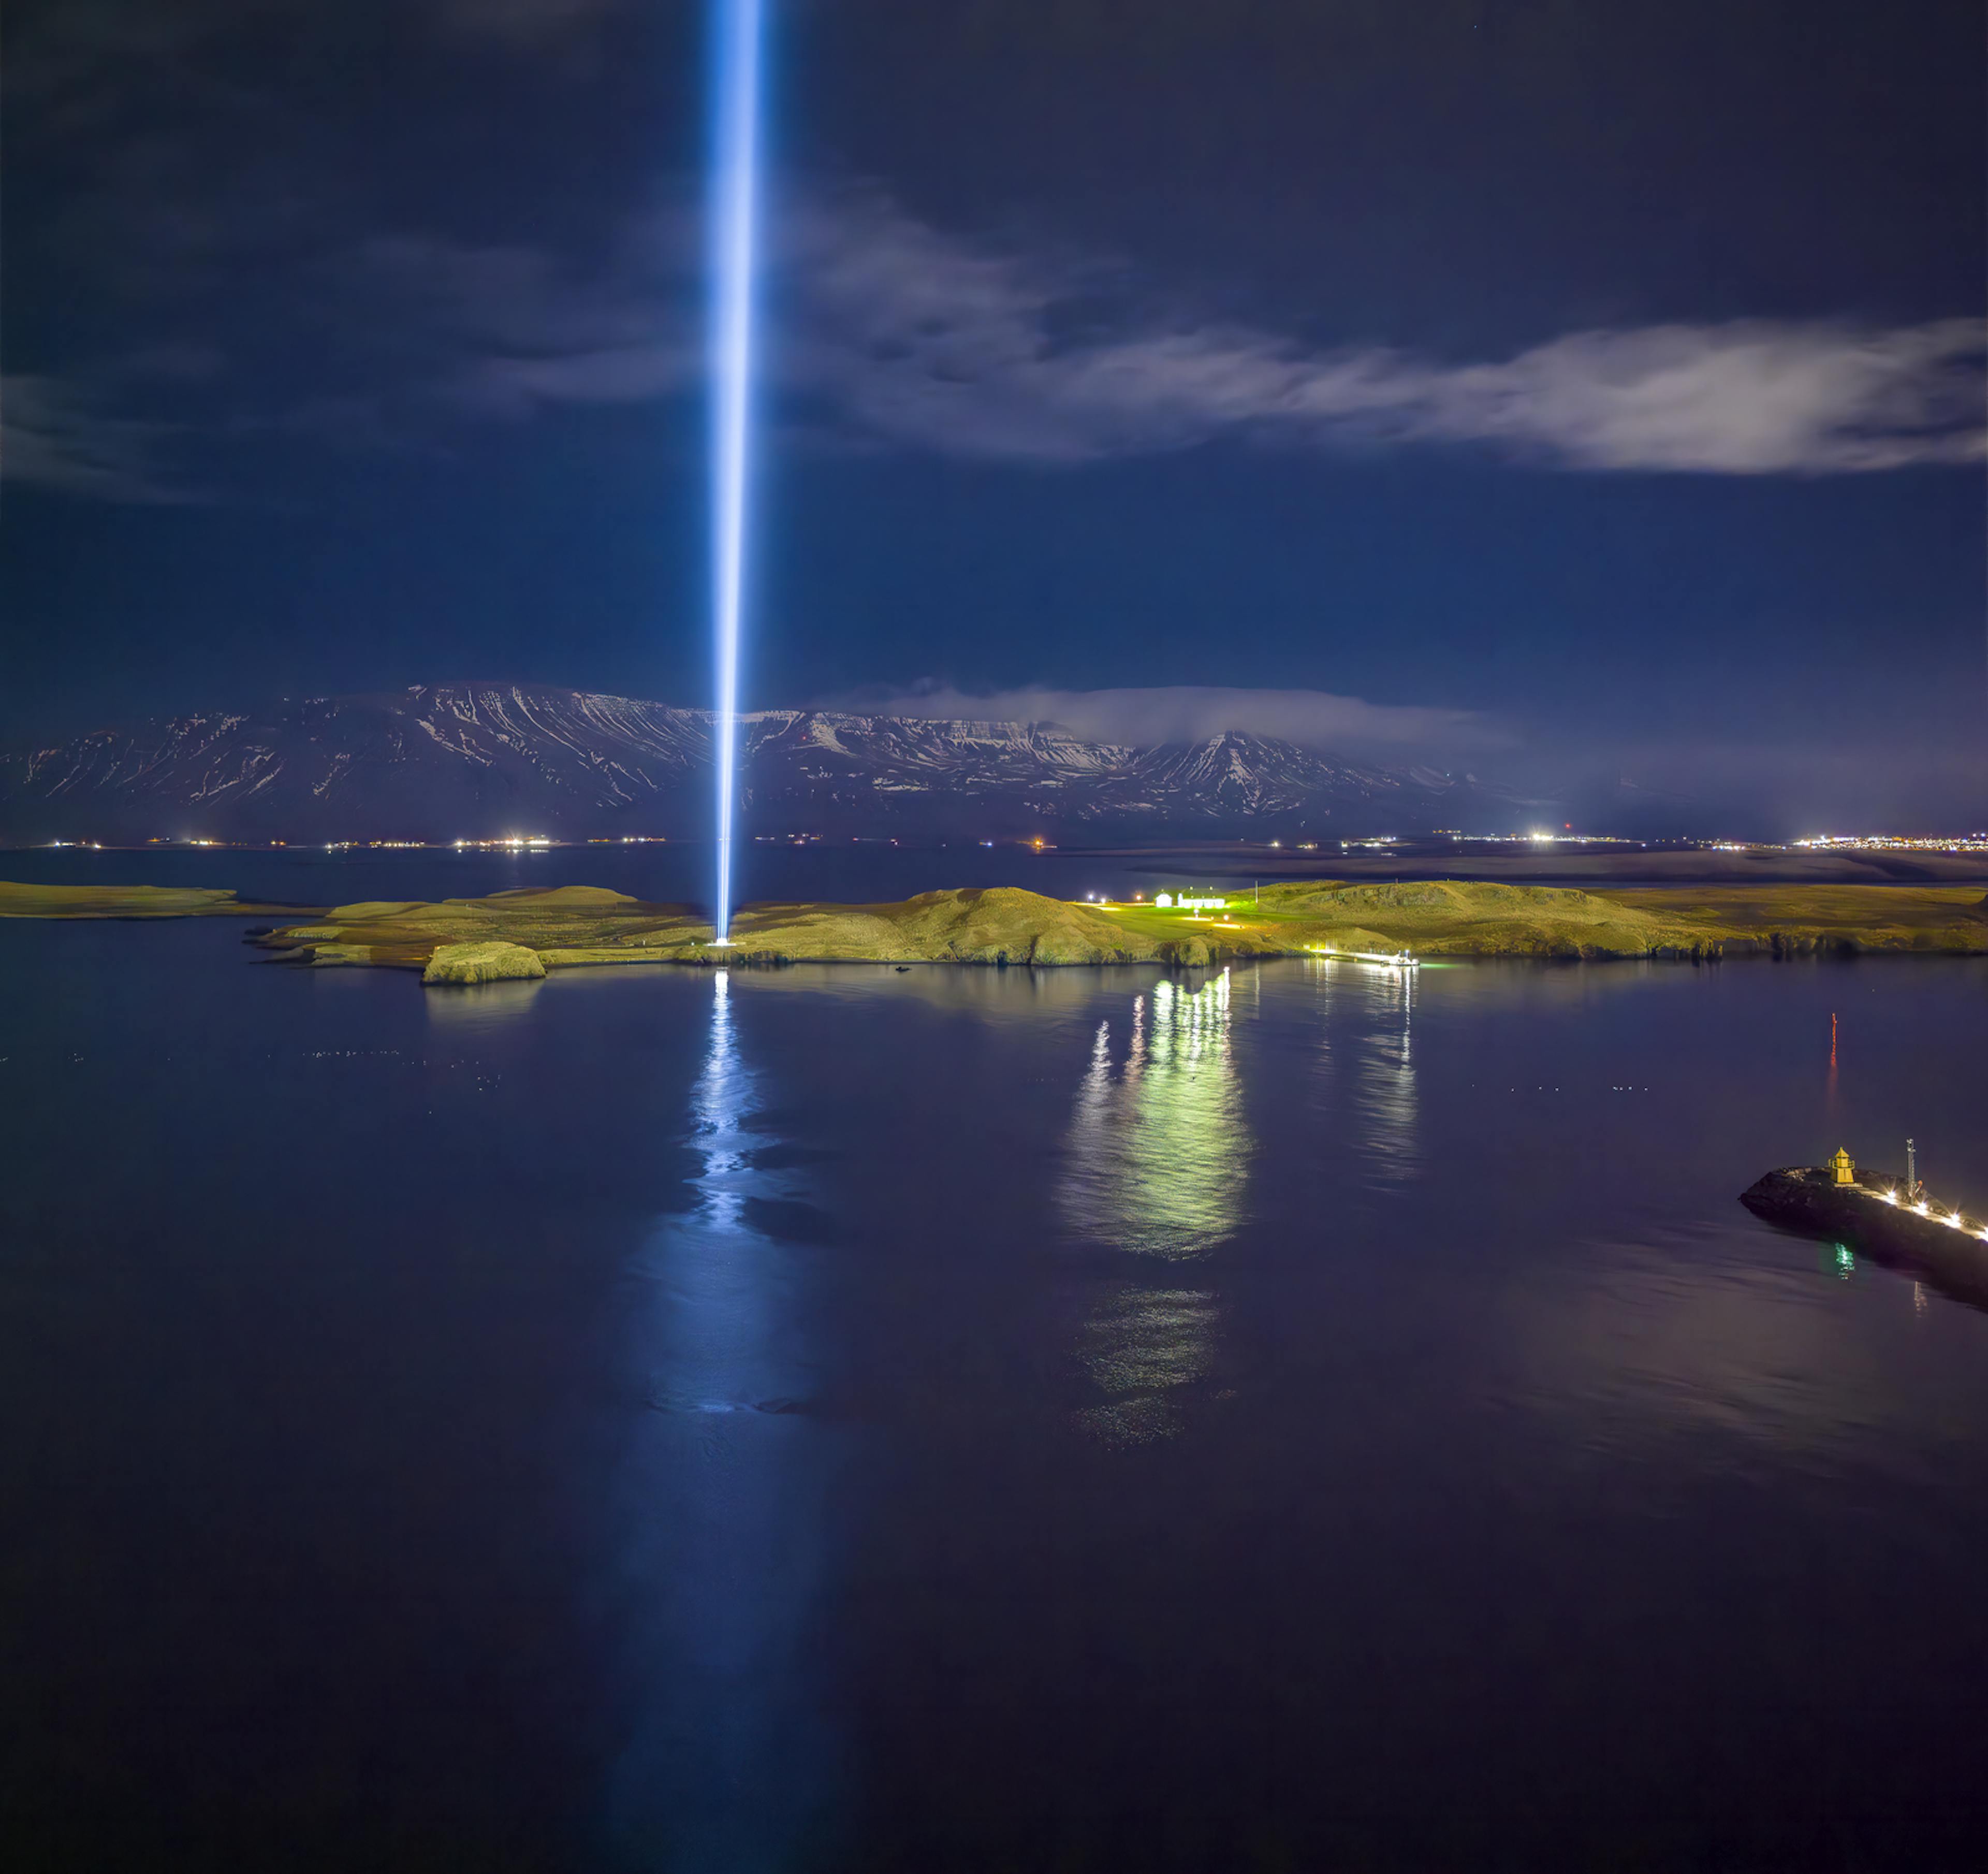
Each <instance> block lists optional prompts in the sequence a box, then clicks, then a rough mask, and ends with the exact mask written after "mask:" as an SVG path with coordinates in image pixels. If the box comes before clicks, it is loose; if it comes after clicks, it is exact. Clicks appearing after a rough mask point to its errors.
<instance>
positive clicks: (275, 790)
mask: <svg viewBox="0 0 1988 1874" xmlns="http://www.w3.org/2000/svg"><path fill="white" fill-rule="evenodd" d="M740 747H741V753H742V777H741V790H740V795H739V800H740V809H741V814H742V820H743V826H742V830H743V831H745V832H746V833H748V834H807V833H814V834H823V835H824V836H827V837H848V836H850V835H852V834H854V835H858V836H868V837H904V838H908V839H920V840H923V839H960V840H965V839H1006V838H1015V837H1043V838H1045V839H1047V840H1050V841H1055V842H1059V843H1060V841H1063V840H1064V839H1070V840H1072V841H1083V842H1084V843H1102V842H1104V841H1110V840H1114V839H1121V838H1124V839H1137V840H1140V841H1152V840H1156V839H1165V838H1183V837H1187V838H1198V839H1222V838H1241V837H1247V838H1262V837H1266V836H1276V835H1278V834H1288V835H1290V836H1293V837H1303V836H1307V835H1309V836H1310V837H1320V838H1324V837H1328V836H1329V837H1332V838H1334V839H1342V838H1347V837H1352V836H1354V835H1355V834H1363V835H1364V834H1374V833H1403V834H1406V833H1412V832H1421V831H1426V830H1428V829H1430V828H1431V827H1437V826H1442V827H1462V828H1463V829H1465V830H1476V826H1477V824H1479V823H1480V822H1493V821H1495V822H1496V823H1497V824H1499V825H1500V826H1502V825H1503V822H1504V821H1505V820H1506V819H1507V818H1509V817H1510V816H1509V812H1500V811H1499V808H1500V807H1501V806H1502V805H1503V804H1504V803H1503V802H1502V801H1501V800H1500V798H1499V797H1498V796H1496V795H1495V794H1493V793H1490V792H1489V791H1488V790H1485V789H1483V787H1482V786H1480V785H1479V783H1477V781H1476V779H1475V777H1474V776H1468V775H1452V774H1447V773H1439V772H1438V771H1436V770H1432V769H1428V768H1420V767H1417V768H1408V769H1395V768H1381V767H1374V766H1360V765H1356V764H1354V763H1349V762H1344V761H1339V760H1335V759H1331V758H1330V757H1329V756H1322V755H1317V754H1314V753H1311V752H1310V751H1309V750H1307V749H1301V748H1299V747H1297V746H1294V745H1293V744H1292V743H1290V742H1281V741H1277V740H1275V739H1271V738H1269V737H1266V736H1253V735H1249V734H1248V733H1246V732H1242V731H1239V730H1232V731H1229V732H1225V733H1223V734H1221V735H1217V736H1212V737H1210V738H1209V739H1207V740H1205V741H1201V742H1170V743H1166V744H1164V745H1162V746H1158V747H1154V748H1133V747H1128V746H1116V745H1114V744H1111V743H1106V742H1086V741H1082V740H1080V739H1078V738H1077V737H1076V736H1073V735H1070V733H1069V732H1067V731H1066V730H1064V729H1060V728H1058V727H1057V726H1055V725H1054V724H1053V723H1047V722H944V721H929V720H925V719H921V718H918V717H911V716H892V715H846V714H841V713H838V712H830V711H823V710H812V709H769V710H762V711H759V712H756V713H755V714H752V715H747V716H745V717H744V718H743V719H742V732H741V736H740ZM711 780H712V717H711V714H710V712H708V711H706V710H699V709H671V708H669V707H668V706H667V705H664V704H662V703H658V702H643V701H641V700H639V699H635V698H633V697H627V696H607V695H597V694H594V693H592V692H587V691H584V690H567V689H559V688H552V687H550V686H549V685H540V684H499V683H457V684H443V685H417V686H415V687H414V688H411V689H409V690H407V691H405V692H401V694H398V695H390V696H337V697H333V696H320V697H310V698H306V699H301V700H291V699H285V700H284V701H283V702H280V703H279V704H277V705H274V706H273V707H271V708H269V709H262V710H259V711H256V712H252V713H248V714H237V713H232V712H223V713H216V714H213V715H186V716H178V717H174V718H172V719H162V720H158V721H154V722H144V723H141V724H140V725H138V726H136V727H132V728H124V729H100V730H96V731H94V732H91V733H90V734H88V735H84V736H77V737H76V738H75V739H73V740H70V741H68V742H62V743H59V744H58V745H56V746H51V747H45V748H38V749H14V750H12V751H10V752H8V753H4V754H0V837H5V838H6V839H8V840H9V841H14V842H16V843H19V842H22V841H43V840H49V839H100V840H104V841H117V842H130V841H140V840H145V839H152V838H171V839H188V838H208V839H218V840H258V841H259V840H269V839H283V840H316V839H359V840H364V839H386V838H403V839H421V840H431V841H432V840H447V839H485V838H493V837H505V836H507V835H512V834H522V835H527V836H529V835H532V834H543V835H545V836H547V837H552V838H556V839H557V838H568V839H570V838H580V837H603V836H607V837H612V836H614V835H615V834H624V835H634V834H647V835H658V834H660V835H664V836H666V837H672V838H681V837H702V836H704V835H705V834H706V833H707V832H708V822H709V813H710V798H711Z"/></svg>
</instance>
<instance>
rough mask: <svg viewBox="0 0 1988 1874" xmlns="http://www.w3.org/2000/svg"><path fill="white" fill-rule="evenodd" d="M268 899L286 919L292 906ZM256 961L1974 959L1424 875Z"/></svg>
mask: <svg viewBox="0 0 1988 1874" xmlns="http://www.w3.org/2000/svg"><path fill="white" fill-rule="evenodd" d="M269 909H270V908H269V907H266V906H257V905H244V904H242V903H241V902H239V901H238V900H237V899H236V898H235V895H234V894H233V893H232V892H225V891H182V890H167V889H161V888H146V887H134V888H109V887H103V886H76V887H63V886H48V885H33V886H28V885H0V917H36V918H106V917H134V918H159V917H175V916H180V917H188V916H194V917H198V916H209V917H212V916H233V917H239V916H245V915H254V914H262V915H267V914H268V912H269ZM286 915H289V916H291V917H292V918H297V916H298V914H297V912H296V908H295V907H288V908H286ZM249 940H250V941H251V942H253V943H255V944H256V945H259V946H260V947H261V948H262V949H265V951H267V952H269V954H270V955H271V956H272V958H277V959H282V960H285V961H289V962H296V963H300V964H308V965H311V966H316V967H318V968H333V967H340V966H347V967H352V966H357V967H371V968H384V969H412V970H419V971H420V972H421V973H422V976H423V978H424V980H425V981H427V982H429V983H434V984H437V985H453V984H472V983H485V982H492V981H498V980H501V979H505V978H515V977H536V976H543V974H544V973H546V971H548V970H553V969H573V968H576V967H581V966H596V965H603V964H664V963H668V964H679V965H691V966H706V967H709V966H720V965H725V966H741V965H748V966H749V965H772V964H780V963H790V962H793V963H799V962H820V963H830V962H848V963H889V964H898V963H902V964H911V963H957V964H992V965H1013V966H1035V967H1044V966H1072V965H1082V964H1111V963H1147V964H1159V965H1162V966H1171V967H1175V968H1187V969H1193V968H1205V967H1208V966H1212V965H1215V964H1219V963H1225V962H1236V961H1239V960H1242V959H1249V958H1270V957H1293V956H1308V955H1317V954H1320V953H1322V952H1327V951H1338V952H1362V951H1371V952H1384V953H1394V952H1413V953H1414V954H1415V956H1418V957H1495V956H1503V957H1533V958H1540V959H1554V958H1564V959H1610V958H1638V957H1640V958H1654V959H1661V960H1666V961H1678V962H1700V963H1702V962H1716V961H1719V960H1721V959H1726V958H1733V957H1742V956H1771V957H1777V958H1783V957H1794V956H1860V955H1867V954H1885V953H1898V954H1911V955H1917V956H1983V955H1988V899H1983V898H1982V897H1981V896H1980V894H1979V889H1978V888H1976V887H1972V886H1969V887H1953V886H1925V887H1919V886H1906V885H1785V886H1780V887H1753V886H1723V885H1722V886H1706V887H1699V888H1696V889H1691V890H1684V889H1679V888H1666V887H1657V888H1645V889H1636V888H1629V889H1622V890H1615V891H1577V890H1571V889H1567V888H1560V887H1555V886H1549V885H1503V884H1494V883H1488V882H1484V881H1461V880H1433V881H1415V882H1404V883H1400V884H1377V883H1357V884H1347V883H1343V882H1318V883H1302V884H1286V885H1266V886H1264V887H1263V888H1262V889H1261V891H1250V892H1247V893H1244V894H1242V895H1239V896H1238V897H1236V898H1232V899H1227V900H1224V901H1220V902H1218V903H1209V902H1208V901H1203V900H1197V901H1194V902H1193V903H1192V904H1190V905H1187V906H1182V905H1175V904H1171V903H1168V904H1159V903H1148V902H1145V901H1132V902H1120V903H1089V902H1087V903H1075V902H1071V901H1067V900H1065V899H1061V898H1046V897H1044V896H1043V895H1041V894H1040V893H1038V892H1034V891H1023V890H1022V889H1020V888H1018V887H1013V886H989V887H986V888H967V889H962V890H952V891H927V892H922V893H921V894H920V895H918V896H917V897H915V898H907V899H905V900H904V901H902V902H901V903H898V904H881V905H843V904H758V905H747V906H745V908H743V909H742V910H741V911H740V912H739V913H738V914H737V915H735V917H734V918H733V919H732V931H731V941H730V942H729V944H726V945H720V944H718V943H715V942H713V941H712V925H711V924H710V922H709V921H708V918H705V917H704V916H703V915H702V914H701V913H700V912H698V910H697V909H696V908H694V907H691V906H688V905H659V904H648V903H645V902H644V901H642V900H641V899H639V898H631V897H628V896H627V895H624V894H623V893H621V892H618V891H606V890H603V889H602V888H599V887H597V886H588V885H566V886H560V887H557V888H551V889H544V890H528V891H500V892H498V893H495V895H492V896H490V897H488V898H444V899H442V900H441V901H438V902H430V901H422V900H414V899H393V900H375V901H367V902H364V903H360V904H353V905H337V906H336V907H334V908H331V909H329V910H325V911H320V912H309V913H308V914H307V915H305V916H303V917H302V918H298V921H296V922H290V923H287V924H282V925H271V926H269V928H267V929H259V930H255V931H252V932H250V933H249Z"/></svg>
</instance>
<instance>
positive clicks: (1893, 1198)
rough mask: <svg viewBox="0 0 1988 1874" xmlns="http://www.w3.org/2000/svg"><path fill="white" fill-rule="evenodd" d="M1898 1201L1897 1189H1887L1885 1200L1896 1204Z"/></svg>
mask: <svg viewBox="0 0 1988 1874" xmlns="http://www.w3.org/2000/svg"><path fill="white" fill-rule="evenodd" d="M1897 1202H1898V1192H1896V1191H1887V1192H1885V1203H1888V1204H1895V1203H1897Z"/></svg>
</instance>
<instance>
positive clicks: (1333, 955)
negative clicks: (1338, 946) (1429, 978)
mask: <svg viewBox="0 0 1988 1874" xmlns="http://www.w3.org/2000/svg"><path fill="white" fill-rule="evenodd" d="M1305 948H1306V949H1307V950H1309V951H1310V952H1311V954H1312V955H1313V956H1322V957H1324V959H1326V960H1327V962H1334V963H1378V965H1379V966H1381V969H1421V968H1422V959H1421V958H1420V957H1418V956H1410V955H1409V953H1408V952H1407V951H1406V950H1398V951H1396V952H1395V953H1394V954H1393V955H1391V956H1390V955H1389V954H1388V952H1385V951H1383V950H1335V949H1334V948H1333V947H1332V945H1330V944H1329V943H1308V944H1307V945H1305Z"/></svg>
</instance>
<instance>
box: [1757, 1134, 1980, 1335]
mask: <svg viewBox="0 0 1988 1874" xmlns="http://www.w3.org/2000/svg"><path fill="white" fill-rule="evenodd" d="M1739 1201H1740V1203H1743V1204H1744V1205H1745V1206H1746V1208H1747V1209H1749V1210H1750V1211H1752V1212H1753V1214H1754V1216H1756V1217H1760V1218H1761V1219H1763V1220H1764V1221H1765V1222H1767V1223H1773V1224H1775V1225H1777V1226H1779V1227H1780V1228H1781V1229H1783V1230H1792V1231H1794V1232H1795V1233H1797V1234H1798V1235H1800V1236H1808V1237H1811V1238H1814V1239H1817V1240H1821V1241H1824V1242H1828V1243H1836V1244H1838V1246H1839V1247H1841V1248H1844V1249H1846V1250H1851V1251H1853V1252H1854V1253H1857V1254H1858V1255H1862V1256H1867V1257H1869V1258H1870V1259H1871V1261H1873V1262H1875V1263H1879V1264H1881V1265H1882V1266H1883V1267H1886V1268H1890V1269H1896V1270H1900V1271H1901V1272H1902V1273H1903V1274H1909V1275H1911V1276H1913V1277H1915V1278H1917V1279H1918V1280H1921V1281H1922V1282H1925V1283H1926V1284H1928V1285H1929V1287H1934V1288H1937V1289H1939V1290H1940V1291H1941V1292H1942V1294H1948V1295H1951V1296H1952V1297H1954V1299H1955V1300H1956V1301H1966V1302H1969V1303H1971V1304H1973V1305H1974V1306H1975V1307H1982V1308H1988V1223H1983V1222H1982V1221H1980V1220H1979V1219H1972V1218H1969V1217H1966V1216H1963V1215H1962V1214H1961V1213H1959V1211H1958V1210H1955V1209H1950V1208H1949V1207H1948V1206H1945V1205H1942V1204H1937V1203H1933V1202H1932V1201H1931V1200H1930V1199H1929V1198H1927V1197H1926V1196H1925V1187H1924V1186H1923V1185H1922V1184H1920V1183H1919V1182H1918V1180H1917V1179H1916V1178H1915V1177H1912V1176H1911V1175H1907V1176H1905V1177H1899V1176H1898V1175H1896V1174H1895V1173H1892V1172H1875V1171H1863V1170H1859V1169H1858V1167H1857V1166H1856V1165H1855V1163H1854V1162H1853V1161H1852V1160H1851V1156H1850V1155H1849V1153H1848V1152H1844V1151H1841V1150H1839V1151H1838V1152H1837V1153H1836V1155H1835V1156H1834V1158H1832V1159H1831V1160H1830V1161H1829V1162H1827V1164H1824V1165H1790V1166H1787V1167H1786V1168H1785V1169H1782V1170H1780V1171H1772V1172H1768V1173H1767V1175H1766V1176H1765V1177H1764V1178H1762V1179H1760V1180H1758V1181H1757V1182H1756V1183H1754V1184H1753V1185H1751V1186H1749V1187H1748V1188H1747V1189H1746V1190H1744V1191H1743V1192H1741V1193H1740V1196H1739Z"/></svg>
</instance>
